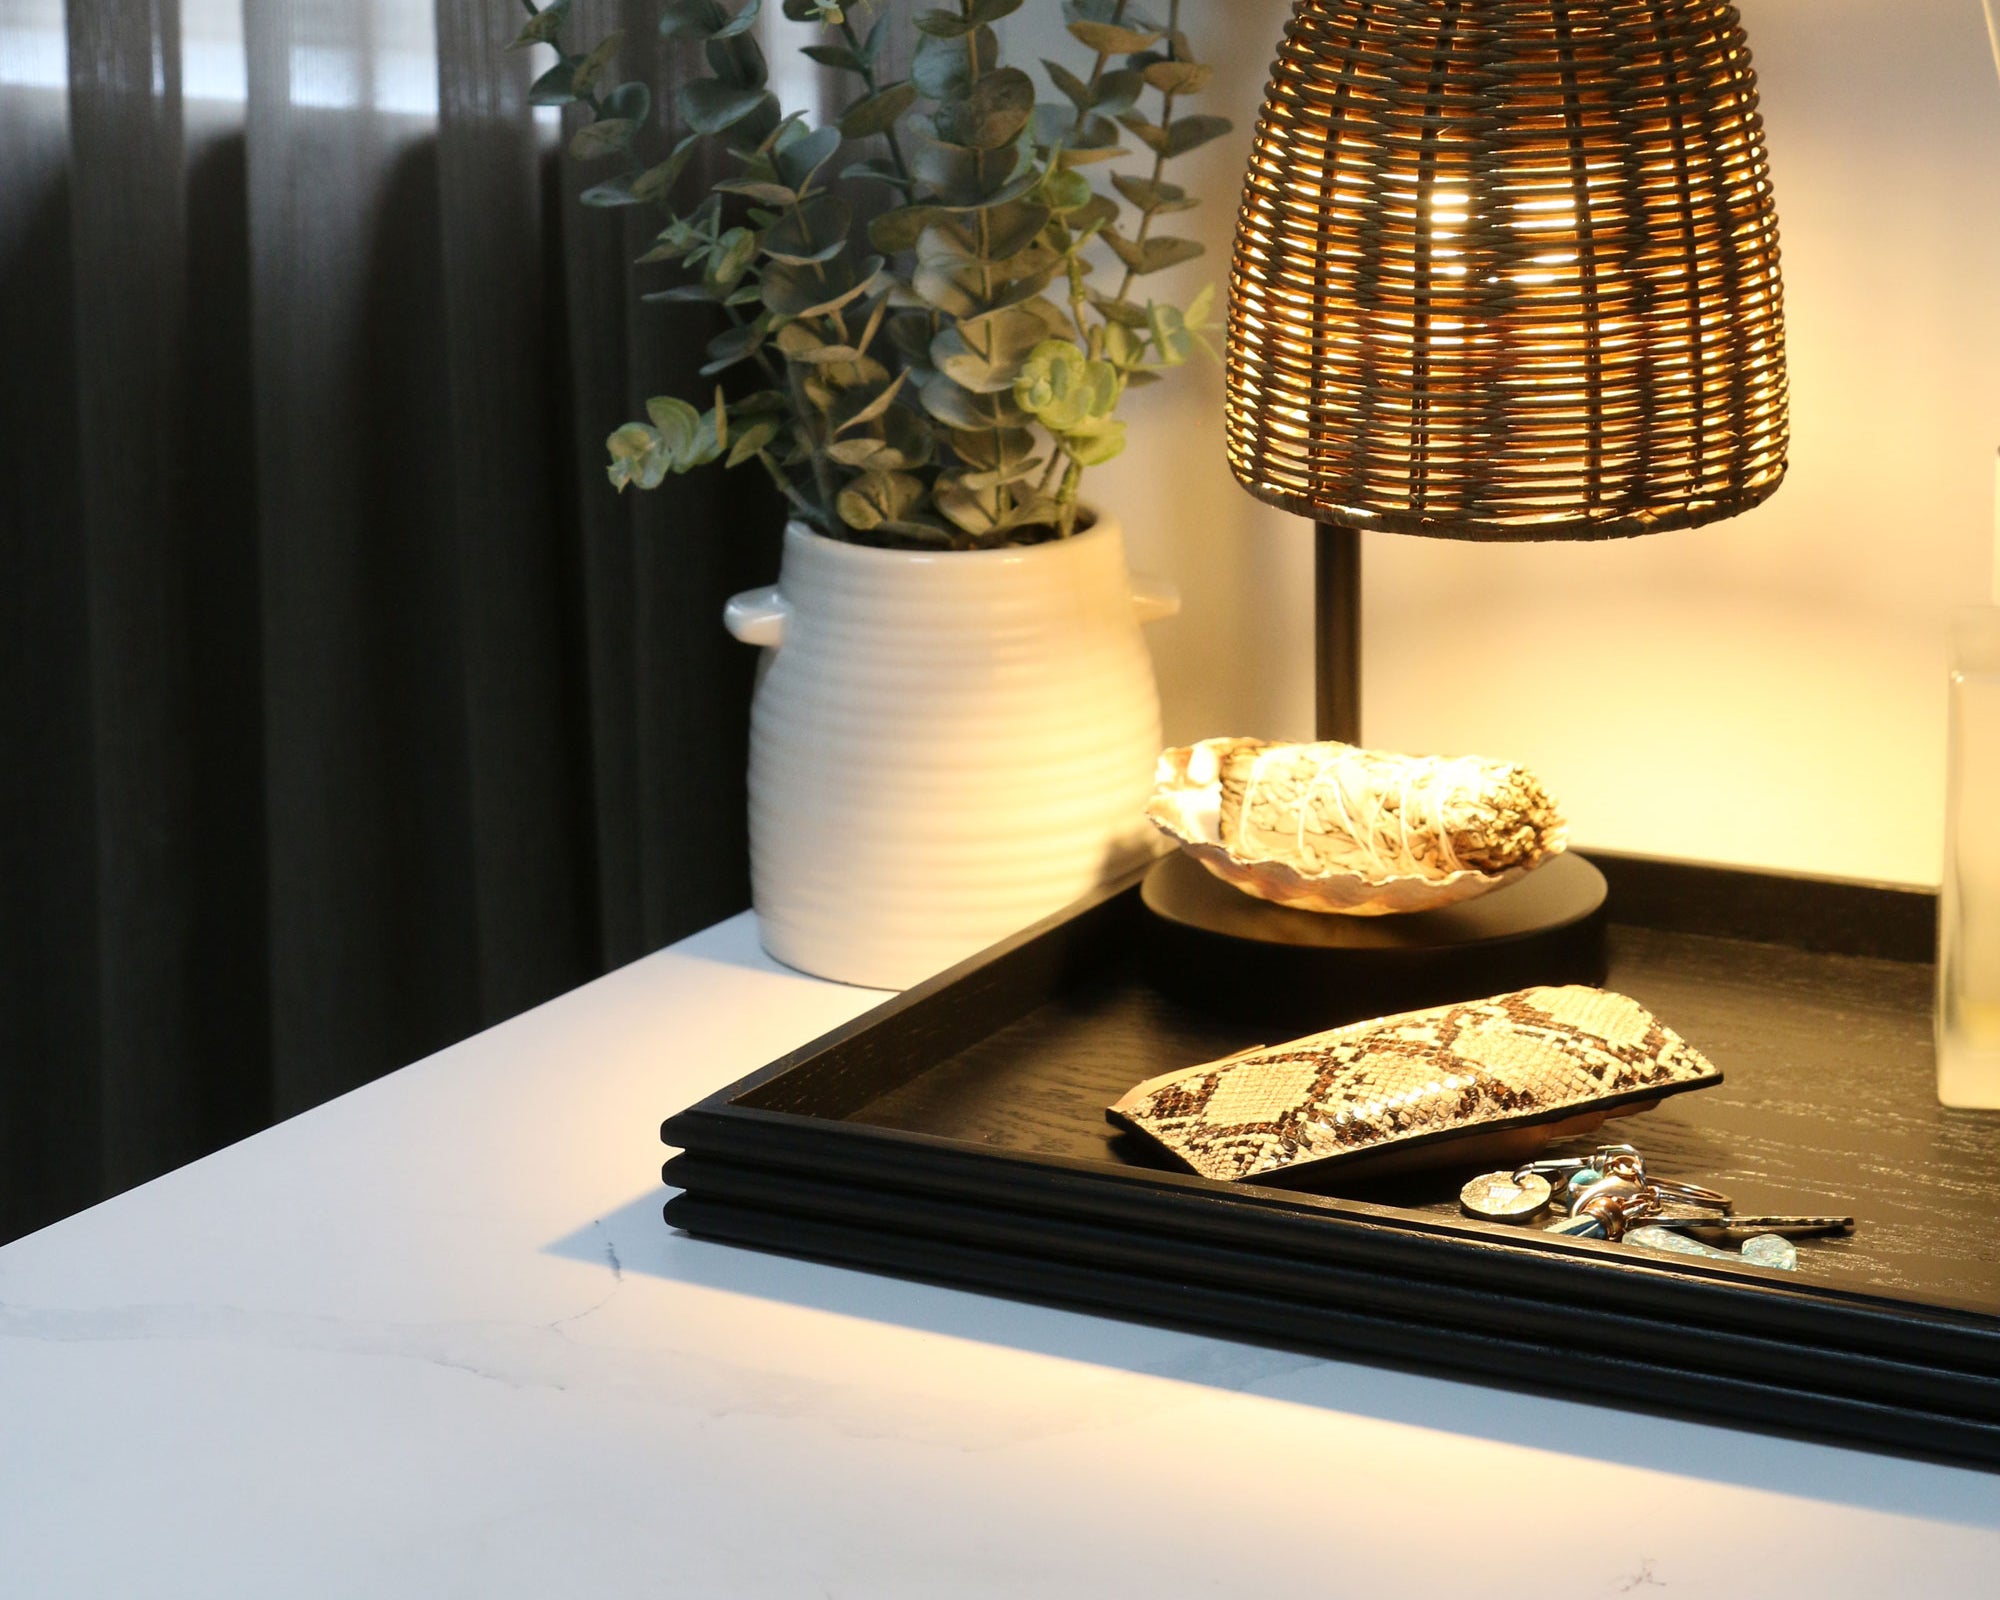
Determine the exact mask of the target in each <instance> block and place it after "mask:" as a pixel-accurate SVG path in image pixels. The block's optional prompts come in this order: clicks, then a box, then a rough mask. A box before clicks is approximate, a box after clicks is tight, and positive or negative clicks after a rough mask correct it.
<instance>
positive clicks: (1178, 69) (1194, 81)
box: [1141, 61, 1215, 94]
mask: <svg viewBox="0 0 2000 1600" xmlns="http://www.w3.org/2000/svg"><path fill="white" fill-rule="evenodd" d="M1141 76H1143V77H1144V78H1145V80H1146V82H1147V83H1148V84H1149V85H1150V86H1151V87H1153V88H1155V89H1158V90H1159V91H1160V93H1162V94H1199V93H1200V92H1201V91H1202V90H1203V89H1206V88H1207V87H1208V81H1209V79H1210V78H1212V77H1214V76H1215V68H1213V67H1211V66H1206V65H1204V64H1203V63H1202V62H1199V61H1155V62H1152V63H1151V64H1150V65H1148V66H1147V67H1146V69H1145V71H1144V72H1143V73H1142V74H1141Z"/></svg>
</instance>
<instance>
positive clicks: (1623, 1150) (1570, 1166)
mask: <svg viewBox="0 0 2000 1600" xmlns="http://www.w3.org/2000/svg"><path fill="white" fill-rule="evenodd" d="M1585 1171H1589V1172H1596V1173H1598V1174H1600V1175H1602V1176H1604V1177H1607V1178H1629V1179H1631V1180H1632V1181H1633V1182H1635V1183H1636V1182H1637V1181H1638V1180H1639V1179H1640V1178H1642V1177H1643V1176H1645V1172H1646V1158H1645V1157H1644V1156H1642V1155H1640V1154H1639V1148H1638V1146H1637V1145H1630V1144H1605V1145H1599V1146H1598V1147H1597V1148H1596V1149H1595V1150H1593V1151H1591V1152H1590V1154H1589V1155H1587V1156H1557V1157H1554V1158H1552V1159H1550V1160H1547V1161H1530V1162H1527V1163H1525V1164H1524V1165H1522V1166H1518V1167H1516V1168H1515V1169H1514V1178H1515V1181H1517V1182H1518V1181H1519V1180H1520V1179H1522V1178H1525V1177H1529V1176H1534V1177H1538V1178H1551V1179H1552V1178H1554V1177H1556V1176H1557V1175H1558V1174H1560V1175H1562V1176H1563V1177H1569V1176H1572V1175H1573V1174H1575V1173H1578V1172H1585Z"/></svg>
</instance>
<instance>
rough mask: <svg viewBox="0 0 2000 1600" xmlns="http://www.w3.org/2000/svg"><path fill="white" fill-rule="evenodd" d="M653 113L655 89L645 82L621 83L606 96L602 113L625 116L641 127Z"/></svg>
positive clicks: (610, 115) (604, 114)
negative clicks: (648, 86) (647, 85)
mask: <svg viewBox="0 0 2000 1600" xmlns="http://www.w3.org/2000/svg"><path fill="white" fill-rule="evenodd" d="M652 114H653V91H652V90H651V89H648V88H647V87H646V86H645V85H644V84H643V83H638V82H633V83H621V84H619V85H618V87H617V88H615V89H613V90H612V91H611V93H610V94H608V95H606V96H605V97H604V103H603V108H602V110H601V112H600V115H603V116H607V117H623V118H624V119H625V120H626V121H627V122H636V123H638V124H639V125H640V126H641V127H643V126H644V125H645V122H646V119H647V118H648V117H650V116H651V115H652Z"/></svg>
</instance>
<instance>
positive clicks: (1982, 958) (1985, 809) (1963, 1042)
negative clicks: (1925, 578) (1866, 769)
mask: <svg viewBox="0 0 2000 1600" xmlns="http://www.w3.org/2000/svg"><path fill="white" fill-rule="evenodd" d="M1951 643H1952V651H1951V678H1950V684H1951V691H1950V692H1951V710H1950V717H1951V723H1950V754H1949V757H1948V760H1949V763H1950V765H1949V775H1948V783H1949V788H1948V790H1947V795H1946V812H1945V840H1944V888H1943V893H1942V894H1941V895H1940V897H1939V900H1938V919H1939V921H1938V1000H1937V1058H1938V1099H1940V1100H1941V1101H1943V1102H1944V1103H1945V1104H1946V1105H1948V1106H1972V1107H1977V1108H1980V1109H1984V1110H2000V607H1996V606H1983V607H1980V608H1978V609H1977V610H1971V611H1964V612H1961V613H1959V614H1958V616H1957V617H1955V618H1954V619H1953V625H1952V641H1951Z"/></svg>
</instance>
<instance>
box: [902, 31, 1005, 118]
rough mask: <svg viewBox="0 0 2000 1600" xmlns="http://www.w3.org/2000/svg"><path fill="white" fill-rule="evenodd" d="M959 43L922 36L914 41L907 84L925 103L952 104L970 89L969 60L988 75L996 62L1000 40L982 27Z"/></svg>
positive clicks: (971, 72)
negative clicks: (975, 62) (975, 61)
mask: <svg viewBox="0 0 2000 1600" xmlns="http://www.w3.org/2000/svg"><path fill="white" fill-rule="evenodd" d="M968 37H970V39H971V40H972V44H971V46H970V48H969V49H968V47H967V45H966V43H965V41H964V40H963V39H940V38H937V37H935V36H933V35H929V34H927V35H925V36H924V37H923V38H921V39H919V40H918V41H917V48H916V50H915V52H914V53H913V54H912V55H911V57H910V81H911V82H913V83H914V84H916V86H917V88H918V90H919V91H920V92H921V93H922V94H923V95H924V97H925V98H926V99H929V100H938V101H944V100H956V99H959V98H960V97H961V96H963V95H964V94H966V93H967V92H968V91H969V90H970V89H971V88H972V80H973V60H974V59H976V60H977V62H978V64H979V72H980V73H981V74H984V73H988V72H991V71H992V70H993V69H994V67H995V66H997V65H998V64H999V60H1000V40H999V36H998V35H996V34H995V33H994V31H993V30H992V29H991V28H990V27H987V26H986V25H984V24H983V23H982V24H981V25H980V26H979V27H977V28H975V29H974V30H973V31H972V33H971V34H970V35H969V36H968Z"/></svg>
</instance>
